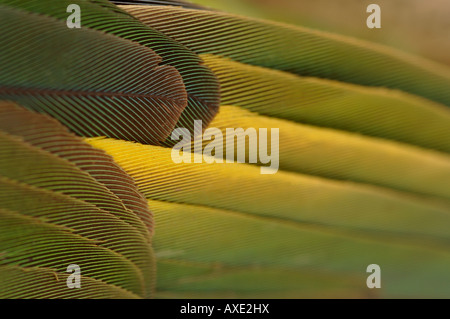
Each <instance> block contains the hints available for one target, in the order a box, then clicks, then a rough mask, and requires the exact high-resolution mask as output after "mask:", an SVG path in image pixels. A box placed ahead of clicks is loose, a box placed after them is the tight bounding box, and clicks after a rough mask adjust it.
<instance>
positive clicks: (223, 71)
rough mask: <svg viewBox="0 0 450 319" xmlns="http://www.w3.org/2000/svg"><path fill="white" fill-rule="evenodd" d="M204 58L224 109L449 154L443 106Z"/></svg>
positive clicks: (449, 127) (449, 115) (449, 119)
mask: <svg viewBox="0 0 450 319" xmlns="http://www.w3.org/2000/svg"><path fill="white" fill-rule="evenodd" d="M201 57H202V59H203V60H204V61H205V63H206V65H207V66H209V67H210V68H211V69H212V70H213V71H214V73H215V74H216V75H217V77H218V78H219V81H220V85H221V102H222V105H236V106H241V107H243V108H246V109H249V110H250V111H254V112H258V113H260V114H263V115H267V116H272V117H278V118H283V119H287V120H292V121H295V122H300V123H308V124H313V125H318V126H326V127H332V128H337V129H340V130H346V131H351V132H357V133H361V134H365V135H369V136H375V137H382V138H387V139H392V140H396V141H400V142H404V143H409V144H414V145H418V146H421V147H425V148H431V149H436V150H439V151H444V152H450V139H449V138H448V136H450V111H449V109H448V108H447V107H446V106H445V105H442V104H439V103H435V102H432V101H429V100H426V99H423V98H421V97H419V96H415V95H411V94H406V93H403V92H400V91H396V90H389V89H385V88H373V87H364V86H359V85H353V84H347V83H343V82H337V81H330V80H325V79H318V78H312V77H303V76H297V75H295V74H290V73H287V72H283V71H278V70H272V69H268V68H263V67H257V66H251V65H247V64H243V63H239V62H235V61H232V60H230V59H227V58H221V57H217V56H214V55H210V54H206V55H202V56H201ZM418 127H420V129H418Z"/></svg>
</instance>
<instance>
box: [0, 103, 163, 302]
mask: <svg viewBox="0 0 450 319" xmlns="http://www.w3.org/2000/svg"><path fill="white" fill-rule="evenodd" d="M0 119H1V120H0V144H1V147H0V251H1V253H2V254H1V258H0V277H1V278H2V280H1V283H0V287H1V289H0V297H1V298H14V297H21V298H40V297H45V298H49V297H56V298H62V297H72V298H74V297H83V298H93V297H100V296H99V293H100V292H101V291H103V293H104V294H105V295H104V296H111V297H112V296H116V297H118V296H121V297H133V296H140V297H148V296H150V295H151V294H152V292H153V289H154V285H155V277H154V276H155V266H154V259H153V251H152V248H151V246H150V243H151V240H150V232H149V228H148V227H151V225H152V224H153V221H152V215H151V213H150V211H149V210H148V206H147V204H146V203H145V202H144V203H143V201H142V197H140V195H138V193H137V192H136V189H135V188H134V183H133V181H132V179H131V178H130V177H129V176H127V175H126V174H125V172H124V171H123V170H122V169H121V168H120V167H118V166H117V165H116V164H115V163H114V162H113V160H112V159H111V157H109V156H107V155H106V154H104V153H103V152H101V151H99V150H95V149H93V148H92V147H90V146H89V145H87V144H85V143H84V142H83V141H82V140H81V139H79V138H78V137H75V136H73V135H71V134H69V133H68V132H67V130H66V129H64V128H63V127H62V126H61V125H60V124H59V123H58V122H56V121H55V120H53V119H51V118H49V117H47V116H46V115H39V114H36V113H33V112H31V111H27V110H26V109H24V108H19V106H17V105H15V104H13V103H11V102H1V103H0ZM12 120H14V122H12ZM52 133H55V134H52ZM80 150H83V151H82V152H80ZM75 153H76V154H77V156H75V155H74V154H75ZM83 158H84V159H83ZM108 186H111V188H108ZM122 200H123V201H122ZM133 204H136V205H133ZM141 217H142V219H141ZM144 221H147V222H148V225H147V226H148V227H146V226H145V224H144ZM70 264H77V265H79V266H80V267H81V271H82V276H83V278H85V279H86V284H87V289H86V290H83V291H75V290H71V291H64V289H63V288H65V289H66V290H69V289H68V288H67V284H66V282H65V281H64V280H60V279H59V278H60V277H61V278H66V277H67V273H66V268H67V267H68V266H69V265H70ZM64 273H66V275H61V274H64ZM32 274H35V275H36V282H33V283H31V286H35V285H36V283H43V282H45V281H44V280H45V279H44V278H47V280H46V282H45V284H43V287H41V289H37V290H29V289H23V284H22V283H20V282H19V281H20V280H22V279H26V278H27V277H29V276H30V275H32ZM52 274H53V275H54V276H53V277H52V276H51V275H52ZM58 274H59V275H58ZM11 276H16V277H11ZM50 278H51V279H50ZM14 283H15V285H14ZM97 288H98V289H97Z"/></svg>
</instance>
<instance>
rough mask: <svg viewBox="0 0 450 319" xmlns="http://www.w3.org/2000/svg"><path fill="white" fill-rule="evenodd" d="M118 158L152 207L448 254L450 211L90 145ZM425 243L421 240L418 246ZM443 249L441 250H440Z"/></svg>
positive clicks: (326, 183)
mask: <svg viewBox="0 0 450 319" xmlns="http://www.w3.org/2000/svg"><path fill="white" fill-rule="evenodd" d="M86 141H87V142H88V143H90V144H91V145H93V146H94V147H96V148H99V149H102V150H104V151H105V152H106V153H108V154H109V155H111V156H112V157H113V158H114V160H115V161H116V162H117V163H118V164H119V165H120V166H121V167H123V169H124V170H125V171H126V172H127V173H128V174H130V175H131V176H132V177H133V178H134V180H135V182H136V185H137V186H138V188H139V190H140V191H141V192H142V193H143V194H144V195H145V196H146V197H147V198H149V199H155V200H161V201H171V202H178V203H186V204H193V205H203V206H208V207H213V208H219V209H226V210H232V211H238V212H241V213H246V214H251V215H257V216H265V217H271V218H275V219H277V220H289V221H292V222H294V223H308V224H315V225H322V226H323V227H324V228H325V229H327V228H328V227H334V228H340V229H345V230H348V231H355V232H357V233H358V232H364V234H365V235H366V236H375V237H385V236H393V237H394V238H396V239H397V240H402V239H403V240H408V241H416V240H418V241H419V242H421V243H427V242H428V244H429V245H430V246H433V245H436V246H441V247H444V246H445V243H446V242H447V243H448V240H449V234H448V228H449V225H450V215H449V207H448V206H446V207H442V206H441V205H434V204H431V203H429V202H428V201H424V200H422V199H420V198H416V197H414V196H410V195H405V194H399V193H397V192H394V191H389V190H386V189H380V188H377V187H374V186H370V185H362V184H356V183H351V182H344V181H335V180H329V179H323V178H318V177H314V176H309V175H304V174H295V173H288V172H277V173H276V174H273V175H261V174H260V170H259V168H257V167H252V166H249V165H247V164H239V163H231V164H228V163H223V164H220V163H212V164H207V163H203V164H199V163H194V162H191V163H179V164H176V163H174V162H173V160H172V158H171V153H172V150H171V149H166V148H162V147H157V146H150V145H139V144H137V143H132V142H126V141H117V140H113V139H102V138H92V139H87V140H86ZM419 238H420V239H419ZM439 242H440V244H439Z"/></svg>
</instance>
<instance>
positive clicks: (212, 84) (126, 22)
mask: <svg viewBox="0 0 450 319" xmlns="http://www.w3.org/2000/svg"><path fill="white" fill-rule="evenodd" d="M72 2H73V1H71V0H46V1H45V2H44V1H41V0H20V1H18V0H1V1H0V3H6V4H8V5H11V6H15V7H19V8H22V9H25V10H29V11H32V12H36V13H41V14H46V15H50V16H53V17H56V18H58V19H61V20H64V21H65V20H66V19H67V13H66V7H67V6H68V5H69V4H71V3H72ZM77 4H78V5H80V8H81V11H82V17H83V18H82V21H83V22H82V24H83V26H85V27H89V28H93V29H97V30H101V31H103V32H107V33H110V34H113V35H116V36H119V37H122V38H125V39H128V40H131V41H133V42H137V43H139V44H141V45H143V46H146V47H148V48H150V49H152V50H154V51H155V52H156V53H157V54H158V55H159V56H160V57H161V59H162V60H161V65H165V66H173V67H174V68H176V69H177V70H178V72H179V73H180V75H181V77H182V80H183V84H184V86H185V88H186V91H187V92H186V98H187V106H186V108H185V109H184V110H183V112H182V113H181V116H180V118H179V119H177V120H178V126H182V127H187V128H192V126H193V121H194V120H195V119H198V120H202V121H203V123H204V125H205V127H206V125H208V123H209V122H210V121H211V120H212V118H213V117H214V115H215V114H216V112H217V109H218V107H219V84H218V82H217V79H216V77H215V76H214V74H213V73H212V72H211V70H209V69H208V68H207V67H206V66H204V65H203V64H202V60H201V59H200V58H199V57H198V56H197V55H196V54H195V53H193V52H191V51H190V50H188V49H187V48H186V47H185V46H183V45H182V44H180V43H178V42H176V41H174V40H172V39H171V38H169V37H167V36H165V35H164V34H162V33H160V32H158V31H156V30H154V29H153V28H149V27H147V26H145V25H144V24H142V23H141V22H139V21H138V20H137V19H135V18H134V17H132V16H130V15H129V14H127V13H126V12H124V11H122V10H120V9H119V8H118V7H117V6H115V5H114V4H112V3H110V2H109V1H107V0H80V1H78V2H77ZM99 58H100V59H101V57H99ZM125 58H126V59H134V58H133V57H132V56H130V57H127V55H124V56H123V59H125ZM133 63H136V62H133ZM136 68H138V70H136V71H133V70H129V71H127V72H126V73H128V74H130V76H133V77H135V76H136V74H141V73H142V70H141V69H139V68H142V66H140V65H139V64H138V65H137V66H136ZM126 73H125V72H124V74H126ZM157 80H159V79H157ZM135 81H137V79H136V80H135ZM167 82H168V81H167V80H165V79H164V81H159V86H157V87H158V88H160V89H161V88H163V89H165V90H172V91H175V90H174V89H172V87H171V85H170V84H169V83H167ZM174 93H175V92H174ZM137 102H139V101H137ZM169 115H170V114H167V115H164V116H161V117H158V118H154V119H153V121H154V122H164V121H166V117H168V116H169ZM150 123H151V122H150ZM150 123H149V124H150ZM151 124H152V125H155V124H154V123H151ZM103 135H106V134H103ZM135 140H136V139H135ZM169 141H170V140H169ZM153 144H155V143H153Z"/></svg>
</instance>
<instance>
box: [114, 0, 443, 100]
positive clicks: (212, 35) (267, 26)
mask: <svg viewBox="0 0 450 319" xmlns="http://www.w3.org/2000/svg"><path fill="white" fill-rule="evenodd" d="M120 7H121V8H123V9H124V10H126V11H127V12H129V13H130V14H132V15H134V16H136V17H137V18H138V19H140V20H141V21H142V22H144V23H145V24H147V25H149V26H150V27H152V28H155V29H157V30H158V31H160V32H162V33H164V34H166V35H168V36H170V37H171V38H173V39H175V40H176V41H178V42H180V43H182V44H184V45H185V46H186V47H188V48H189V49H191V50H193V51H194V52H196V53H197V54H207V53H209V54H215V55H220V56H225V57H228V58H231V59H232V60H234V61H238V62H242V63H246V64H251V65H257V66H262V67H267V68H273V69H278V70H282V71H287V72H292V73H296V74H299V75H306V76H314V77H320V78H327V79H334V80H339V81H343V82H350V83H355V84H360V85H367V86H383V87H389V88H393V89H399V90H403V91H406V92H409V93H413V94H417V95H420V96H423V97H426V98H428V99H431V100H434V101H436V102H440V103H443V104H445V105H447V106H450V91H449V90H448V89H447V88H448V87H449V85H450V69H449V68H448V67H446V66H444V65H440V64H438V63H434V62H432V61H428V60H426V59H422V58H419V57H416V56H412V55H409V54H407V53H403V52H401V51H398V50H394V49H391V48H389V47H385V46H382V45H377V44H374V43H370V42H365V41H362V40H357V39H353V38H349V37H345V36H341V35H336V34H331V33H327V32H322V31H316V30H311V29H308V28H303V27H299V26H291V25H286V24H282V23H277V22H270V21H264V20H258V19H253V18H247V17H241V16H237V15H233V14H228V13H222V12H216V11H205V10H192V9H185V8H179V7H171V6H139V5H136V6H132V5H125V6H120ZM169 21H170V22H169Z"/></svg>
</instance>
